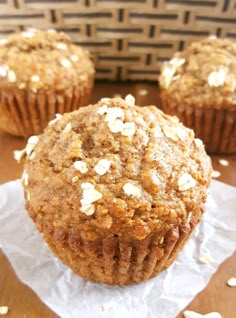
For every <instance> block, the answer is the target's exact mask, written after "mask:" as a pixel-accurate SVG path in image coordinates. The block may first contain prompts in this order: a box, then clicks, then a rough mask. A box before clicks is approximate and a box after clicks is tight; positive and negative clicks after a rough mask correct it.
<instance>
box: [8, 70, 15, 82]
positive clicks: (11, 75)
mask: <svg viewBox="0 0 236 318" xmlns="http://www.w3.org/2000/svg"><path fill="white" fill-rule="evenodd" d="M7 79H8V81H9V82H10V83H15V82H16V74H15V72H14V71H13V70H9V71H8V74H7Z"/></svg>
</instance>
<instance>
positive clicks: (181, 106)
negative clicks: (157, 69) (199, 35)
mask: <svg viewBox="0 0 236 318" xmlns="http://www.w3.org/2000/svg"><path fill="white" fill-rule="evenodd" d="M159 84H160V93H161V101H162V106H163V109H164V111H165V112H166V113H168V114H170V115H176V116H178V117H179V119H180V120H181V121H182V122H183V124H184V125H186V126H187V127H189V128H192V129H193V130H194V131H195V133H196V136H197V137H199V138H201V139H202V140H203V142H204V144H205V146H206V150H207V151H208V152H210V153H233V152H236V43H235V42H232V41H230V40H227V39H218V38H214V37H210V38H208V39H204V40H202V41H199V42H194V43H192V44H191V45H190V46H189V47H187V48H186V49H185V50H184V51H183V52H177V53H176V54H175V55H174V57H173V59H171V60H170V61H169V62H167V63H165V64H164V65H163V67H162V70H161V75H160V78H159Z"/></svg>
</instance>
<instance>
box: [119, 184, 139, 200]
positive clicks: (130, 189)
mask: <svg viewBox="0 0 236 318" xmlns="http://www.w3.org/2000/svg"><path fill="white" fill-rule="evenodd" d="M123 190H124V192H125V194H127V195H131V196H134V197H138V198H139V197H140V196H141V191H140V189H139V188H138V187H137V186H135V185H134V184H132V183H130V182H127V183H126V184H124V185H123Z"/></svg>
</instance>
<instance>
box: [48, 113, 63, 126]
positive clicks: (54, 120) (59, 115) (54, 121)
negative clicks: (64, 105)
mask: <svg viewBox="0 0 236 318" xmlns="http://www.w3.org/2000/svg"><path fill="white" fill-rule="evenodd" d="M61 118H62V115H61V114H56V118H55V119H53V120H51V121H50V122H49V123H48V124H49V125H53V124H54V123H56V122H57V121H58V120H60V119H61Z"/></svg>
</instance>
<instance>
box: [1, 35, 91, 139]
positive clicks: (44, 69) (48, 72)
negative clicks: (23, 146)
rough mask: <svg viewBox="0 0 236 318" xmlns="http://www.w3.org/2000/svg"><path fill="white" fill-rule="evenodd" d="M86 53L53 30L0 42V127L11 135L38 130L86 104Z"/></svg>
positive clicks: (88, 81)
mask: <svg viewBox="0 0 236 318" xmlns="http://www.w3.org/2000/svg"><path fill="white" fill-rule="evenodd" d="M93 78H94V66H93V63H92V61H91V59H90V56H89V53H88V52H87V51H85V50H83V49H82V48H81V47H79V46H77V45H74V44H72V43H71V41H70V40H69V38H68V36H67V35H66V34H64V33H62V32H60V33H59V32H56V31H54V30H48V31H40V30H35V29H32V30H29V31H27V32H21V33H15V34H12V35H10V36H8V37H7V38H6V39H2V40H1V41H0V128H1V129H3V130H5V131H6V132H8V133H10V134H13V135H16V136H30V135H32V134H39V133H41V132H42V131H43V129H44V128H45V126H46V125H47V123H48V121H49V120H51V119H52V118H54V116H55V114H56V113H64V112H68V111H72V110H74V109H77V108H78V107H80V106H83V105H86V104H87V103H88V99H89V97H90V93H91V89H92V86H93Z"/></svg>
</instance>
